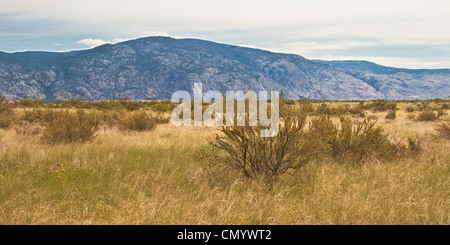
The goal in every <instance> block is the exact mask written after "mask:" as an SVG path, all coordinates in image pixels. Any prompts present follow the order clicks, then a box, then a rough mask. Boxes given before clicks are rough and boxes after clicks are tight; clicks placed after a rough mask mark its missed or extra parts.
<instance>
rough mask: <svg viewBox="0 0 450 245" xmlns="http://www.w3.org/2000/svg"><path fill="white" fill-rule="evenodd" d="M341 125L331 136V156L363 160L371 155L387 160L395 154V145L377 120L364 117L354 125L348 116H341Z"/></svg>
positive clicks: (337, 158) (356, 160)
mask: <svg viewBox="0 0 450 245" xmlns="http://www.w3.org/2000/svg"><path fill="white" fill-rule="evenodd" d="M340 122H341V126H340V127H339V128H337V129H336V134H335V135H334V136H333V137H332V138H331V140H330V145H331V156H332V157H333V158H334V159H335V160H337V161H339V162H344V161H349V162H361V161H362V160H364V159H367V158H369V157H374V158H376V159H380V160H385V159H388V158H390V157H391V156H393V155H394V154H395V148H394V145H392V144H391V143H390V141H389V140H388V138H387V135H386V134H385V133H384V132H383V129H382V128H381V127H379V126H375V123H376V121H371V120H369V119H367V118H366V119H364V121H363V122H362V123H360V124H357V125H353V123H352V121H351V120H350V118H348V117H344V116H341V117H340Z"/></svg>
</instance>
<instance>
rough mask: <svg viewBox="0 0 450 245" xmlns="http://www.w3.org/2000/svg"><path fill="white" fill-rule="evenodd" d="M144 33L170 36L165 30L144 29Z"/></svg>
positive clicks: (146, 34)
mask: <svg viewBox="0 0 450 245" xmlns="http://www.w3.org/2000/svg"><path fill="white" fill-rule="evenodd" d="M142 33H143V34H144V35H145V36H163V37H167V36H169V34H168V33H167V32H165V31H143V32H142Z"/></svg>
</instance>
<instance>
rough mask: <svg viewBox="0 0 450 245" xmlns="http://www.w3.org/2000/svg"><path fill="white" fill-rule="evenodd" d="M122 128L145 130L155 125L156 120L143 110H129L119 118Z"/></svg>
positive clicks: (151, 128)
mask: <svg viewBox="0 0 450 245" xmlns="http://www.w3.org/2000/svg"><path fill="white" fill-rule="evenodd" d="M118 123H119V128H120V129H122V130H133V131H147V130H153V129H155V127H156V121H155V119H154V118H153V117H151V116H150V115H149V114H148V113H147V112H145V111H137V112H130V113H127V114H125V115H124V116H122V117H121V118H120V119H119V122H118Z"/></svg>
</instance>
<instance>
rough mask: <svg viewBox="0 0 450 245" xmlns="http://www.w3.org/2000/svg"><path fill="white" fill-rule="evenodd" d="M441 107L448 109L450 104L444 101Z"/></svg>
mask: <svg viewBox="0 0 450 245" xmlns="http://www.w3.org/2000/svg"><path fill="white" fill-rule="evenodd" d="M441 108H442V109H443V110H448V109H450V104H448V103H444V104H442V106H441Z"/></svg>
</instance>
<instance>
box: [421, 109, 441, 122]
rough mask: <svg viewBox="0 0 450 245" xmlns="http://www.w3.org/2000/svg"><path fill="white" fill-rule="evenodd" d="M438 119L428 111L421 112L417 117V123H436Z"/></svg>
mask: <svg viewBox="0 0 450 245" xmlns="http://www.w3.org/2000/svg"><path fill="white" fill-rule="evenodd" d="M437 119H438V117H437V115H436V113H434V112H433V111H432V110H428V109H427V110H423V111H421V112H420V113H419V114H418V115H417V117H416V120H417V121H435V120H437Z"/></svg>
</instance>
